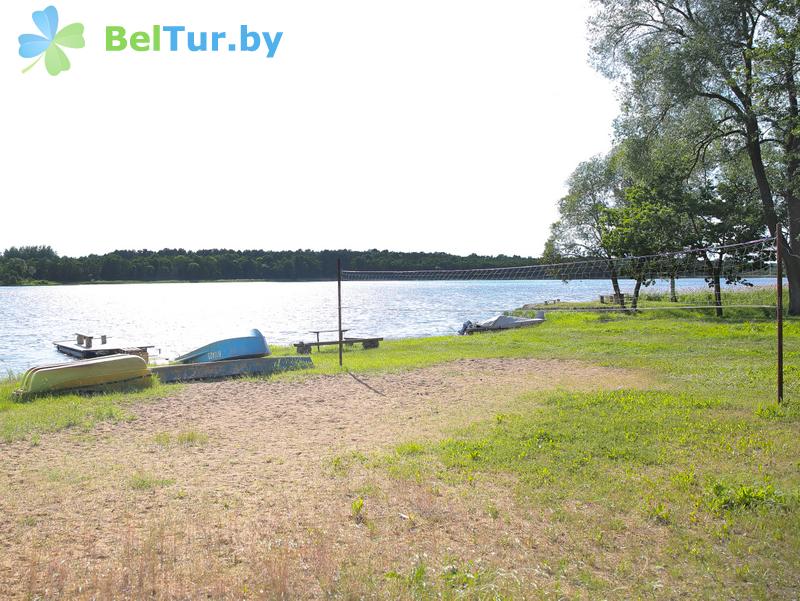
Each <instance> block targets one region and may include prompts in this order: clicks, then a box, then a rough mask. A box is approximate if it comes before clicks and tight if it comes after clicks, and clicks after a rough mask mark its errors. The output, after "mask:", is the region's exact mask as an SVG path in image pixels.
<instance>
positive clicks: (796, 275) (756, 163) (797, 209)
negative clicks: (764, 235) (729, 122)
mask: <svg viewBox="0 0 800 601" xmlns="http://www.w3.org/2000/svg"><path fill="white" fill-rule="evenodd" d="M746 130H747V155H748V157H750V164H751V165H752V167H753V174H754V175H755V178H756V184H757V185H758V193H759V196H760V197H761V205H762V207H763V209H764V222H765V223H766V224H767V228H769V233H770V235H772V236H777V235H778V216H777V215H776V213H775V202H774V200H773V198H772V188H771V187H770V185H769V179H768V178H767V170H766V168H765V167H764V158H763V156H762V155H761V139H760V138H761V135H760V133H761V132H760V131H759V128H758V123H757V122H756V119H755V117H752V118H751V119H748V120H747V121H746ZM791 169H792V166H791V162H790V164H789V170H791ZM787 175H789V176H790V177H791V175H792V174H791V173H787ZM789 181H790V182H791V181H792V180H791V179H790V180H789ZM787 205H788V209H789V244H788V247H787V248H785V250H787V251H788V252H785V253H784V259H783V264H784V266H785V268H786V279H787V281H788V282H789V315H800V260H798V258H797V257H795V256H793V252H792V251H793V250H794V249H795V248H796V246H795V244H793V243H794V242H795V241H797V240H798V238H797V234H798V233H800V231H798V230H800V201H799V200H798V199H797V198H796V196H795V195H794V194H792V193H791V190H790V194H789V195H788V198H787ZM792 230H795V231H794V233H793V232H792ZM781 238H783V236H781Z"/></svg>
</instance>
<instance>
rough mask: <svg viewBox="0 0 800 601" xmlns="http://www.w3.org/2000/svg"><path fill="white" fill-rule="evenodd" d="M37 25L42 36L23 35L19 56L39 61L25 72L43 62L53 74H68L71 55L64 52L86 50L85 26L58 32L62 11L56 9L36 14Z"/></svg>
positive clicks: (76, 25)
mask: <svg viewBox="0 0 800 601" xmlns="http://www.w3.org/2000/svg"><path fill="white" fill-rule="evenodd" d="M33 22H34V23H35V24H36V27H38V28H39V31H41V32H42V35H35V34H31V33H26V34H24V35H21V36H19V55H20V56H21V57H22V58H36V57H38V58H36V60H35V61H34V62H33V63H31V64H30V65H28V66H27V67H26V68H25V69H24V70H23V71H22V72H23V73H27V72H28V71H30V70H31V69H33V67H35V66H36V64H37V63H38V62H39V61H40V60H42V55H44V66H45V67H47V72H48V73H49V74H50V75H58V74H59V73H61V72H62V71H68V70H69V67H70V64H69V59H68V58H67V55H66V54H65V53H64V50H62V48H61V47H62V46H63V47H65V48H83V47H84V46H85V45H86V42H85V41H84V39H83V25H82V24H81V23H73V24H72V25H67V26H66V27H65V28H64V29H62V30H61V31H58V11H57V10H56V9H55V7H54V6H48V7H47V8H45V9H44V10H37V11H36V12H35V13H33Z"/></svg>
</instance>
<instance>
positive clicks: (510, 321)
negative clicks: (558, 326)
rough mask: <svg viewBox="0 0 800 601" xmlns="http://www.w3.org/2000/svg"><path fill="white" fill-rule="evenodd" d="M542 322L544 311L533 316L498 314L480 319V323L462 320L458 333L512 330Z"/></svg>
mask: <svg viewBox="0 0 800 601" xmlns="http://www.w3.org/2000/svg"><path fill="white" fill-rule="evenodd" d="M543 322H544V311H537V312H536V316H535V317H516V316H514V315H498V316H496V317H492V318H491V319H487V320H486V321H482V322H480V323H473V322H471V321H467V322H464V325H463V326H461V330H459V332H458V333H459V334H461V335H464V334H474V333H475V332H496V331H498V330H513V329H516V328H527V327H530V326H538V325H539V324H541V323H543Z"/></svg>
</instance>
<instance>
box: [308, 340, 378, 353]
mask: <svg viewBox="0 0 800 601" xmlns="http://www.w3.org/2000/svg"><path fill="white" fill-rule="evenodd" d="M381 341H383V338H343V339H342V344H346V345H347V346H353V345H354V344H361V346H362V347H363V348H365V349H371V348H378V346H379V345H380V343H381ZM334 344H337V345H338V344H339V341H338V340H316V341H314V342H302V341H301V342H295V343H294V348H295V349H296V350H297V354H298V355H310V354H311V348H312V347H315V346H316V347H317V350H320V347H321V346H331V345H334Z"/></svg>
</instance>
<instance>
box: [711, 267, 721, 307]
mask: <svg viewBox="0 0 800 601" xmlns="http://www.w3.org/2000/svg"><path fill="white" fill-rule="evenodd" d="M713 279H714V306H715V307H716V314H717V317H722V284H721V283H720V277H719V270H718V269H715V270H714V278H713Z"/></svg>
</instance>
